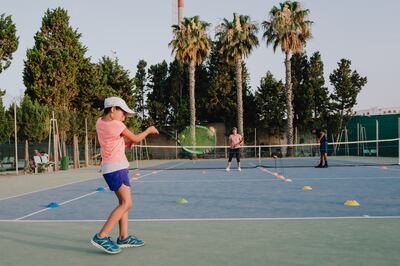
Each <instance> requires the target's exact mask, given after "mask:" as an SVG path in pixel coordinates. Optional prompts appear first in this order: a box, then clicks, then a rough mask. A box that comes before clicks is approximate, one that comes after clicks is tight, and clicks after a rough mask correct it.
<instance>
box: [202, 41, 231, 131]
mask: <svg viewBox="0 0 400 266" xmlns="http://www.w3.org/2000/svg"><path fill="white" fill-rule="evenodd" d="M218 45H219V44H218V43H214V45H213V48H212V50H211V54H210V57H209V59H208V60H207V68H208V74H209V78H208V79H209V80H210V86H209V88H208V90H207V112H206V114H207V117H208V119H209V120H210V121H211V122H224V123H225V126H226V127H227V131H229V129H230V128H231V127H232V126H233V125H235V124H236V122H237V121H235V120H236V115H237V114H235V113H232V110H235V109H236V105H237V97H236V87H235V74H236V71H235V65H234V64H232V63H229V64H227V63H226V60H225V58H224V57H223V55H221V54H220V52H219V47H218Z"/></svg>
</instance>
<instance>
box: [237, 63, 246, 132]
mask: <svg viewBox="0 0 400 266" xmlns="http://www.w3.org/2000/svg"><path fill="white" fill-rule="evenodd" d="M236 95H237V127H238V133H239V134H241V135H242V137H243V139H244V131H243V83H242V58H240V57H239V58H237V59H236Z"/></svg>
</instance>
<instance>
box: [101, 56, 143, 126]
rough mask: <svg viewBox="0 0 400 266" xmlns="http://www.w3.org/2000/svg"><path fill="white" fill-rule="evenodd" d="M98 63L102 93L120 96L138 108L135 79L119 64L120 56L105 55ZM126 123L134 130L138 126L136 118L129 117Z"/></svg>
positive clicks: (131, 105) (107, 95)
mask: <svg viewBox="0 0 400 266" xmlns="http://www.w3.org/2000/svg"><path fill="white" fill-rule="evenodd" d="M97 65H98V71H99V75H100V80H101V90H102V93H104V94H105V96H106V97H109V96H119V97H121V98H122V99H124V100H125V102H126V103H127V104H128V106H129V107H131V108H136V100H135V84H134V79H132V78H130V77H129V71H128V70H127V69H124V67H123V66H121V65H120V64H119V61H118V58H110V57H107V56H103V57H102V58H101V60H100V61H99V63H98V64H97ZM125 123H126V124H127V126H128V127H129V128H131V129H132V130H133V129H134V128H135V129H136V128H137V127H138V121H137V119H136V118H134V119H127V120H126V121H125Z"/></svg>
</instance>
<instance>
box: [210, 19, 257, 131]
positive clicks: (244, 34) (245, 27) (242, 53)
mask: <svg viewBox="0 0 400 266" xmlns="http://www.w3.org/2000/svg"><path fill="white" fill-rule="evenodd" d="M257 33H258V27H257V25H256V24H255V23H253V22H251V21H250V17H249V16H244V15H237V14H236V13H234V14H233V21H229V20H227V19H224V21H223V22H222V23H221V25H220V26H219V27H218V29H217V34H216V37H217V38H218V41H217V42H218V45H217V47H218V48H219V52H220V53H221V54H222V55H223V56H224V57H225V58H226V60H227V62H228V63H234V64H235V65H236V90H237V124H238V129H239V133H240V134H242V135H244V132H243V96H242V87H243V82H242V74H243V71H242V63H243V58H247V57H248V56H249V55H250V54H251V52H252V51H253V48H254V47H256V46H258V38H257Z"/></svg>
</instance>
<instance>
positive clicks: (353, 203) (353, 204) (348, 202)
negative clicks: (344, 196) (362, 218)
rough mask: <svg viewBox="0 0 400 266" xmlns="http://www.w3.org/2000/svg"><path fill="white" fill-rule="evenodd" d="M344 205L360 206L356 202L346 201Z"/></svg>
mask: <svg viewBox="0 0 400 266" xmlns="http://www.w3.org/2000/svg"><path fill="white" fill-rule="evenodd" d="M344 205H346V206H352V207H355V206H360V203H358V202H357V201H356V200H346V202H345V203H344Z"/></svg>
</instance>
